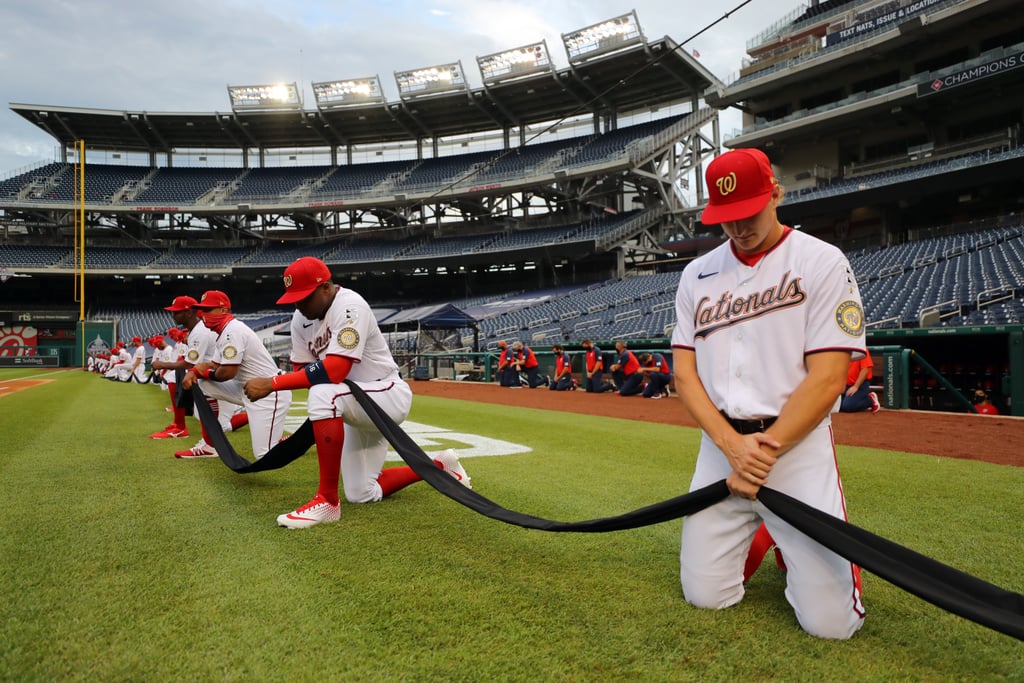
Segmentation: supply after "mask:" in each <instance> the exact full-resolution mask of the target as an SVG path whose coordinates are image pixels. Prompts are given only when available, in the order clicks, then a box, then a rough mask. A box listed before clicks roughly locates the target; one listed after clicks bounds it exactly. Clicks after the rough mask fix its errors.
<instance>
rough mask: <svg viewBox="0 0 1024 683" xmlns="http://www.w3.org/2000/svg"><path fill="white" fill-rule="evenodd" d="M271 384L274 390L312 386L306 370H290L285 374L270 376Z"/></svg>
mask: <svg viewBox="0 0 1024 683" xmlns="http://www.w3.org/2000/svg"><path fill="white" fill-rule="evenodd" d="M270 386H271V387H272V388H273V390H274V391H285V390H289V389H308V388H309V387H310V386H312V385H311V384H310V383H309V377H307V376H306V371H305V370H299V371H298V372H289V373H286V374H284V375H275V376H274V377H271V378H270Z"/></svg>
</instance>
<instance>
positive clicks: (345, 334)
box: [338, 327, 359, 350]
mask: <svg viewBox="0 0 1024 683" xmlns="http://www.w3.org/2000/svg"><path fill="white" fill-rule="evenodd" d="M338 346H340V347H341V348H343V349H349V350H351V349H354V348H356V347H357V346H359V332H358V331H357V330H356V329H355V328H353V327H346V328H345V329H343V330H340V331H339V332H338Z"/></svg>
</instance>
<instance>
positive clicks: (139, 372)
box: [128, 344, 146, 382]
mask: <svg viewBox="0 0 1024 683" xmlns="http://www.w3.org/2000/svg"><path fill="white" fill-rule="evenodd" d="M135 361H139V364H138V365H136V366H135V373H134V374H135V379H137V380H138V381H140V382H144V381H146V347H145V346H143V345H142V344H139V345H138V346H136V347H135V352H134V353H132V365H135ZM128 367H131V366H128Z"/></svg>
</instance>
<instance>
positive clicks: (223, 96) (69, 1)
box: [0, 0, 805, 178]
mask: <svg viewBox="0 0 1024 683" xmlns="http://www.w3.org/2000/svg"><path fill="white" fill-rule="evenodd" d="M803 4H805V3H803V2H801V1H800V0H790V1H789V2H785V1H784V0H727V1H726V2H724V3H720V2H708V1H707V0H674V1H669V0H554V1H551V0H548V1H546V2H545V1H540V0H518V1H513V0H425V1H423V2H416V1H414V0H376V1H375V2H355V1H353V0H334V1H333V2H328V1H326V0H307V1H306V2H290V1H286V0H245V1H242V0H174V1H173V2H159V3H150V2H138V0H44V1H42V2H32V1H31V0H9V1H6V2H2V3H0V26H3V28H4V39H3V41H2V42H0V97H2V98H3V100H2V101H3V103H4V108H3V111H0V178H5V177H8V176H10V175H12V174H13V173H14V172H15V171H18V170H19V169H24V167H26V166H28V165H31V164H35V163H38V162H40V161H52V160H54V159H56V158H58V153H59V152H58V149H57V146H56V144H55V142H54V141H53V139H52V138H50V137H49V136H47V135H45V134H43V133H41V132H39V131H37V130H36V129H35V128H34V127H33V126H32V125H31V124H29V123H28V122H27V121H25V120H24V119H22V118H21V117H20V116H18V115H17V114H14V113H13V112H11V111H10V109H8V107H7V104H8V103H21V104H38V105H50V106H67V107H87V108H96V109H114V110H121V109H131V110H135V111H155V112H194V111H199V112H211V111H230V103H229V101H228V95H227V86H228V85H229V84H230V85H250V84H254V83H273V82H279V81H281V82H289V83H290V82H297V83H298V84H299V85H300V87H301V88H302V89H303V101H304V102H305V107H306V108H307V109H313V108H315V103H314V100H313V95H312V90H311V88H310V85H309V84H310V83H311V82H314V81H328V80H335V79H343V78H361V77H367V76H373V75H378V76H380V80H381V84H382V87H383V88H384V91H385V96H386V98H387V99H388V100H389V101H395V100H397V99H398V89H397V86H395V82H394V76H393V74H394V72H395V71H403V70H407V69H415V68H420V67H426V66H433V65H437V64H444V63H450V62H455V61H459V60H461V61H462V64H463V66H464V67H465V71H466V76H467V79H468V80H469V82H470V87H479V86H480V75H479V70H478V69H477V68H476V57H478V56H481V55H486V54H491V53H494V52H499V51H501V50H506V49H510V48H513V47H519V46H521V45H526V44H529V43H534V42H538V41H540V40H542V39H544V40H546V41H547V45H548V50H549V53H550V54H551V55H552V59H553V60H554V62H555V66H556V68H559V69H560V68H564V67H566V66H567V65H568V59H567V57H566V55H565V50H564V48H563V47H562V41H561V34H563V33H568V32H570V31H573V30H576V29H579V28H583V27H585V26H589V25H591V24H594V23H597V22H600V21H603V20H605V19H610V18H612V17H615V16H618V15H620V14H625V13H628V12H630V11H631V10H636V13H637V18H638V19H639V21H640V27H641V29H642V30H643V33H644V35H645V36H646V37H647V38H648V39H649V40H653V39H657V38H660V37H662V36H669V37H670V38H672V39H673V40H674V41H676V42H677V43H683V42H684V41H687V40H688V39H689V38H690V37H691V36H693V35H695V34H697V33H698V32H700V31H701V30H702V29H704V28H705V27H707V26H708V25H710V24H712V23H714V22H715V21H717V20H720V21H718V23H717V24H716V25H715V26H713V27H712V28H710V29H708V30H707V31H706V32H704V33H702V34H701V35H699V36H698V37H696V38H694V39H693V40H692V41H689V42H686V47H687V48H688V49H690V50H691V51H692V50H694V49H696V50H698V51H699V53H700V61H701V62H702V63H703V64H704V66H705V67H706V68H707V69H708V70H709V71H711V73H713V74H714V75H715V76H717V77H718V78H720V79H723V80H725V79H727V77H729V76H730V75H731V74H734V73H735V72H737V71H738V70H739V68H740V66H741V60H742V59H743V57H744V56H745V50H744V48H745V45H746V43H747V41H748V40H749V39H750V38H752V37H754V36H755V35H758V34H759V33H761V32H762V31H764V30H765V29H766V28H767V27H768V26H770V25H771V24H773V23H775V22H776V21H778V20H779V19H781V18H782V17H783V16H785V15H788V14H789V13H790V12H792V11H793V10H796V9H797V8H798V7H800V6H801V5H803ZM734 10H735V11H734ZM738 126H739V118H738V116H725V117H724V118H723V131H724V132H726V133H728V132H730V131H731V130H732V129H733V128H735V127H738Z"/></svg>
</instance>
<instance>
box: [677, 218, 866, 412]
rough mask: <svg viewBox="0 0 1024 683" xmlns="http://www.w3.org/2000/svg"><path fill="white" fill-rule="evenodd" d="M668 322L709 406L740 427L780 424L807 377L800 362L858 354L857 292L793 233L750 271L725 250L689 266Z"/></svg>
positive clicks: (846, 270)
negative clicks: (825, 354)
mask: <svg viewBox="0 0 1024 683" xmlns="http://www.w3.org/2000/svg"><path fill="white" fill-rule="evenodd" d="M676 318H677V323H676V328H675V331H674V332H673V333H672V346H673V347H679V348H685V349H693V350H694V351H695V353H696V357H697V371H698V374H699V375H700V377H701V379H702V381H703V384H704V387H705V389H706V390H707V392H708V395H709V396H710V397H711V401H712V402H713V403H714V404H715V405H716V406H717V407H718V408H719V409H720V410H724V411H725V412H726V413H727V414H728V415H729V416H731V417H734V418H738V419H749V418H761V417H772V416H775V415H778V414H779V411H780V410H782V406H783V405H784V404H785V403H786V401H787V400H789V397H790V396H791V395H792V393H793V391H794V390H795V389H796V387H797V385H799V384H800V382H802V381H803V379H804V377H806V376H807V368H806V367H805V365H804V356H805V355H807V354H810V353H815V352H817V351H830V350H831V351H850V352H852V353H854V354H855V357H860V356H863V355H864V349H865V343H864V315H863V309H862V308H861V301H860V292H859V291H858V289H857V282H856V280H855V279H854V276H853V272H852V271H851V270H850V265H849V263H848V261H847V260H846V257H845V256H844V255H843V253H842V252H841V251H839V249H837V248H836V247H834V246H832V245H830V244H828V243H826V242H823V241H821V240H819V239H817V238H815V237H811V236H810V235H807V234H805V233H802V232H799V231H796V230H788V231H787V232H786V234H785V235H784V236H783V238H782V239H781V240H780V241H779V242H778V243H777V244H776V245H775V246H774V247H772V249H771V250H769V252H768V253H767V254H765V255H764V256H763V257H762V258H761V259H760V260H759V261H758V262H757V263H756V264H755V265H753V266H747V265H745V264H744V263H743V262H741V261H740V260H739V259H738V258H737V257H736V255H735V254H734V253H733V251H732V246H731V243H730V242H726V243H725V244H723V245H722V246H720V247H718V248H717V249H715V250H713V251H711V252H709V253H707V254H705V255H703V256H701V257H700V258H698V259H696V260H694V261H693V262H692V263H691V264H690V265H689V266H687V268H686V270H684V271H683V274H682V276H681V278H680V281H679V290H678V292H677V294H676ZM838 401H839V399H838V397H837V398H836V403H837V406H838Z"/></svg>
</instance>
